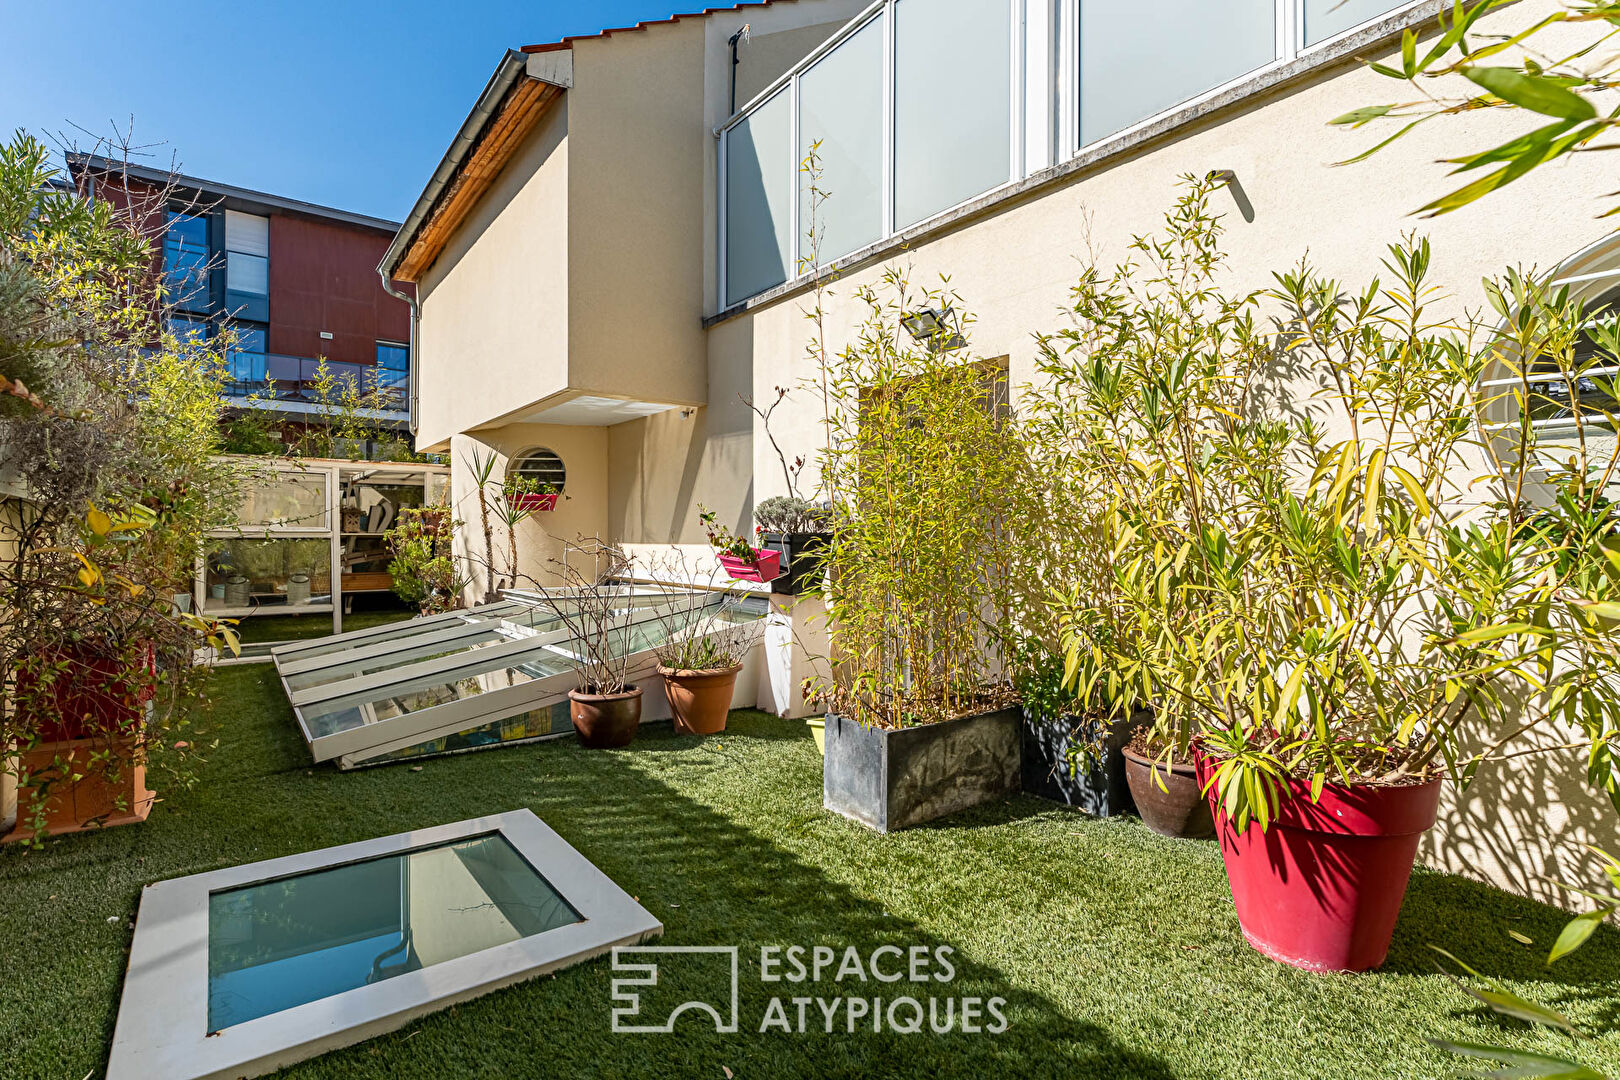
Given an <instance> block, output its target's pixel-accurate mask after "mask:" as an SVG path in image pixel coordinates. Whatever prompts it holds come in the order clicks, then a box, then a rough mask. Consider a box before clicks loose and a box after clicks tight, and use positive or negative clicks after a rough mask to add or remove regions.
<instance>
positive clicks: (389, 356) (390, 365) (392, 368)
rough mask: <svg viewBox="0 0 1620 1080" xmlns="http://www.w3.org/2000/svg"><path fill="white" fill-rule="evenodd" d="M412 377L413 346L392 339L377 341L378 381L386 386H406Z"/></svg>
mask: <svg viewBox="0 0 1620 1080" xmlns="http://www.w3.org/2000/svg"><path fill="white" fill-rule="evenodd" d="M410 377H411V348H410V346H409V345H396V344H394V343H393V342H391V341H379V342H377V383H378V385H379V386H384V387H398V386H404V385H405V384H406V383H408V382H409V381H410Z"/></svg>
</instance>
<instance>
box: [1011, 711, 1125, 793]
mask: <svg viewBox="0 0 1620 1080" xmlns="http://www.w3.org/2000/svg"><path fill="white" fill-rule="evenodd" d="M1151 717H1152V714H1151V713H1149V712H1148V711H1147V710H1146V709H1143V710H1140V711H1138V712H1137V713H1136V714H1135V715H1133V716H1131V717H1130V718H1129V719H1128V720H1123V721H1121V722H1119V723H1117V724H1114V725H1113V727H1112V729H1111V730H1110V731H1109V732H1108V733H1107V736H1106V739H1105V741H1104V742H1103V749H1104V754H1103V760H1102V761H1097V762H1093V763H1092V764H1091V767H1090V768H1080V769H1078V770H1077V771H1075V772H1073V773H1071V772H1070V770H1069V755H1068V750H1069V744H1070V743H1071V741H1073V737H1074V735H1073V733H1074V731H1075V728H1076V725H1077V724H1078V725H1080V726H1081V728H1082V730H1081V732H1080V734H1081V735H1082V736H1084V737H1085V738H1086V740H1087V741H1091V740H1092V736H1093V735H1094V734H1095V733H1096V729H1097V727H1098V726H1099V725H1101V724H1103V723H1104V721H1101V720H1097V719H1090V720H1083V721H1076V720H1075V718H1074V717H1072V716H1064V717H1059V718H1057V719H1055V720H1052V719H1040V718H1036V717H1032V716H1031V715H1030V714H1029V712H1028V711H1027V710H1026V711H1025V712H1024V715H1023V721H1022V723H1021V724H1020V725H1019V730H1020V735H1021V741H1022V743H1023V761H1024V763H1023V788H1024V791H1026V792H1028V793H1029V794H1031V795H1038V796H1040V797H1041V798H1043V799H1050V800H1051V801H1053V802H1059V803H1062V804H1063V805H1065V806H1073V807H1077V808H1078V809H1081V810H1084V811H1085V812H1086V813H1088V814H1095V815H1097V816H1098V817H1112V816H1113V815H1115V814H1123V813H1125V812H1126V811H1128V810H1131V809H1134V808H1135V806H1136V803H1135V801H1134V800H1132V798H1131V789H1130V784H1129V783H1128V782H1127V781H1126V779H1125V754H1124V749H1125V744H1126V743H1128V742H1130V741H1131V738H1132V736H1134V735H1135V734H1136V733H1137V732H1138V731H1140V730H1141V729H1142V727H1143V725H1145V724H1146V723H1147V722H1148V720H1149V719H1151Z"/></svg>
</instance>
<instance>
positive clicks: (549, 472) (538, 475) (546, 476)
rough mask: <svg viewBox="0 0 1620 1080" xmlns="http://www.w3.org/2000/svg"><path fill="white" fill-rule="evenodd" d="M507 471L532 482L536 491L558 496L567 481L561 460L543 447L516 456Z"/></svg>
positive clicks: (566, 472)
mask: <svg viewBox="0 0 1620 1080" xmlns="http://www.w3.org/2000/svg"><path fill="white" fill-rule="evenodd" d="M507 471H508V472H510V473H512V474H513V475H515V476H521V477H523V478H525V479H527V480H530V481H532V482H533V484H534V490H536V491H550V492H555V493H556V494H558V495H561V494H562V491H563V485H564V484H565V483H566V482H567V480H568V470H567V469H566V468H564V467H563V459H562V458H560V457H558V456H557V455H556V453H555V452H553V451H551V450H547V449H546V448H545V447H540V448H538V449H535V450H525V451H524V452H523V453H521V454H518V455H517V456H516V457H514V458H513V459H512V464H511V466H510V468H509V469H508V470H507Z"/></svg>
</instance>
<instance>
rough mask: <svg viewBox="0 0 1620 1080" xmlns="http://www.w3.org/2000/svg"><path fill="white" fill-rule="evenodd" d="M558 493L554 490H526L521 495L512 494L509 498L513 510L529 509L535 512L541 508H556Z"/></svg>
mask: <svg viewBox="0 0 1620 1080" xmlns="http://www.w3.org/2000/svg"><path fill="white" fill-rule="evenodd" d="M558 498H559V495H558V493H557V492H555V491H527V492H524V493H523V494H521V495H513V496H512V498H511V499H510V500H509V501H510V502H511V504H512V508H513V509H515V510H531V511H534V512H536V513H538V512H540V511H542V510H555V509H557V499H558Z"/></svg>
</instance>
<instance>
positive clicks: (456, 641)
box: [273, 586, 768, 768]
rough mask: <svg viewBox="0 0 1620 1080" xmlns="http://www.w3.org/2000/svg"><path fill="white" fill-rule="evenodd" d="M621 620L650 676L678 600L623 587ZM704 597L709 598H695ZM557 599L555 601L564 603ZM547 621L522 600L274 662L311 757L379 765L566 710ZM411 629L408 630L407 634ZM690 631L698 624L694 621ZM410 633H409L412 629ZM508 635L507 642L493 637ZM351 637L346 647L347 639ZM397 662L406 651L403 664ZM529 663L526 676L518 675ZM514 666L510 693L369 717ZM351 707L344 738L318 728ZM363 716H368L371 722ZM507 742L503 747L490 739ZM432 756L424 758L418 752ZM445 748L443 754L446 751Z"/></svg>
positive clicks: (716, 608)
mask: <svg viewBox="0 0 1620 1080" xmlns="http://www.w3.org/2000/svg"><path fill="white" fill-rule="evenodd" d="M627 589H628V591H627V593H626V598H627V601H628V604H627V607H626V610H625V617H624V619H623V621H622V622H621V623H618V624H616V626H615V627H614V632H615V633H620V632H622V633H623V634H625V635H626V636H627V637H626V642H625V644H627V645H630V646H632V651H631V652H630V655H629V657H628V658H627V666H628V670H629V672H630V674H631V678H632V679H633V680H644V679H648V678H649V677H653V678H655V677H656V675H655V670H656V667H657V657H656V655H655V653H654V648H653V646H654V644H655V639H656V638H658V637H659V636H660V633H661V630H662V628H663V625H664V624H663V620H664V619H665V618H667V617H668V616H669V615H671V614H673V613H676V612H677V610H678V609H679V608H680V606H681V604H680V603H679V602H677V603H664V604H656V605H651V606H649V604H650V601H652V600H655V599H657V598H660V597H668V596H669V593H668V591H667V590H662V589H660V590H643V589H639V588H636V587H634V586H629V587H627ZM694 591H695V592H702V591H704V590H694ZM566 601H567V594H566V593H563V592H559V593H558V594H557V595H556V596H555V597H553V602H563V603H566ZM736 601H737V597H736V596H735V594H728V593H724V592H716V593H714V596H713V600H712V602H705V603H704V604H702V605H701V606H700V607H699V609H698V612H696V613H694V614H697V616H698V618H699V619H700V620H701V619H702V618H705V617H709V618H712V617H713V616H716V615H720V614H722V612H723V611H724V610H725V609H726V606H727V605H728V604H731V603H735V602H736ZM742 602H743V604H744V605H745V607H746V611H747V613H748V615H749V616H751V617H759V618H763V617H764V616H765V615H766V614H767V610H768V601H766V600H765V598H763V597H748V598H746V599H744V600H743V601H742ZM552 618H554V616H553V615H552V613H551V612H550V610H549V609H548V608H546V607H544V606H540V605H537V604H534V603H525V602H524V601H522V600H519V599H513V600H508V601H502V602H501V603H498V604H491V605H485V606H483V607H480V608H473V609H471V610H468V611H460V612H450V613H447V614H445V615H440V616H434V617H432V618H430V619H420V620H412V621H411V622H410V623H395V624H392V625H391V626H388V627H374V628H371V629H368V630H361V631H356V632H355V633H354V634H352V635H350V634H345V635H340V636H339V637H337V638H329V639H326V640H325V641H323V642H319V643H303V642H300V643H296V644H294V645H290V646H285V647H282V648H278V649H277V650H276V651H275V652H274V654H273V659H274V661H275V663H276V668H277V672H278V674H279V675H280V676H281V680H282V686H283V688H284V689H285V690H286V692H287V697H288V700H289V702H290V703H291V705H292V708H293V715H294V717H295V718H296V720H297V723H298V726H299V733H300V734H301V735H302V736H303V738H304V741H305V743H306V744H307V745H308V746H309V749H310V754H311V756H312V757H313V758H314V759H315V760H316V761H329V760H334V759H335V760H336V761H337V763H338V765H339V767H340V768H353V767H356V766H359V765H365V764H368V763H375V762H378V761H379V760H380V759H383V758H387V757H388V756H389V755H392V754H395V753H397V752H398V751H402V750H408V749H412V748H416V747H425V746H427V745H428V744H431V743H434V742H435V741H437V740H441V739H447V738H451V737H454V736H457V735H463V734H468V733H472V732H475V731H476V730H477V729H479V728H481V727H484V726H486V725H492V724H497V723H500V722H501V721H505V720H511V719H514V718H521V717H526V716H529V715H530V714H533V713H536V712H539V711H541V710H548V709H549V710H554V711H555V710H556V709H558V708H559V707H560V708H562V709H563V710H566V707H567V701H568V691H569V690H572V689H574V688H575V687H576V686H578V685H579V677H578V674H577V672H576V671H575V668H574V661H575V658H576V654H575V652H574V649H573V648H572V647H571V646H572V645H573V643H574V637H573V634H572V632H571V631H570V630H569V629H568V628H567V627H564V626H547V627H545V628H543V629H536V628H531V627H530V626H528V625H526V623H529V622H535V623H541V622H543V621H545V620H548V619H552ZM413 624H414V626H413ZM697 625H701V622H699V623H698V624H697ZM407 627H410V628H412V629H413V630H414V632H411V633H407V632H406V629H405V628H407ZM499 638H505V639H506V640H496V639H499ZM345 639H347V640H345ZM401 654H404V655H403V656H401ZM395 656H400V657H401V662H400V663H398V664H394V665H391V666H387V667H386V668H385V669H384V670H374V671H366V670H364V669H366V668H367V667H372V666H375V665H377V664H380V663H385V662H386V661H388V660H389V659H390V658H391V657H395ZM525 667H528V668H529V670H527V671H524V668H525ZM512 670H517V671H520V672H522V673H523V674H524V675H525V676H526V678H524V679H523V681H521V682H515V683H512V684H510V685H498V686H493V687H489V688H484V689H480V690H479V691H478V692H476V693H470V694H467V695H465V696H455V697H453V698H451V699H450V700H446V701H441V702H439V703H437V704H427V705H423V706H422V707H420V708H414V709H410V710H408V711H403V712H399V713H397V714H396V715H392V716H387V717H383V718H380V719H379V718H373V717H374V711H373V710H374V709H375V708H376V707H377V706H378V705H380V704H384V703H389V702H392V701H394V700H395V699H397V698H400V697H404V696H407V695H412V694H421V693H427V692H431V691H432V690H434V689H435V688H439V687H452V686H454V685H455V684H457V683H460V682H463V681H465V680H468V679H479V680H483V679H498V678H499V677H500V676H501V675H502V673H504V672H507V671H512ZM319 674H333V675H336V676H337V677H335V678H332V679H327V680H322V681H320V682H319V683H318V684H317V685H307V682H308V680H307V679H303V678H300V676H309V675H319ZM347 708H352V709H355V710H357V711H358V712H359V714H360V716H361V717H362V720H361V722H360V723H358V724H352V725H350V726H347V727H344V728H342V729H339V730H333V731H327V732H324V733H323V732H322V730H321V726H320V724H319V723H318V720H319V717H321V716H323V715H329V714H331V713H332V712H334V711H337V710H339V709H347ZM368 714H369V715H368ZM571 731H572V726H571V725H570V724H569V723H568V720H567V716H566V711H564V712H563V713H561V714H556V715H554V716H553V718H552V720H551V722H550V724H549V725H547V726H546V728H545V730H543V731H535V732H534V733H532V734H530V733H525V734H522V735H520V736H519V737H517V738H512V739H506V740H504V742H505V744H506V745H511V744H512V743H514V742H520V741H523V742H526V741H533V740H536V739H544V738H555V737H559V736H562V735H566V734H568V733H570V732H571ZM497 741H502V740H497ZM433 752H438V751H431V750H424V751H423V753H424V754H426V753H433ZM447 752H448V751H447Z"/></svg>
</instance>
